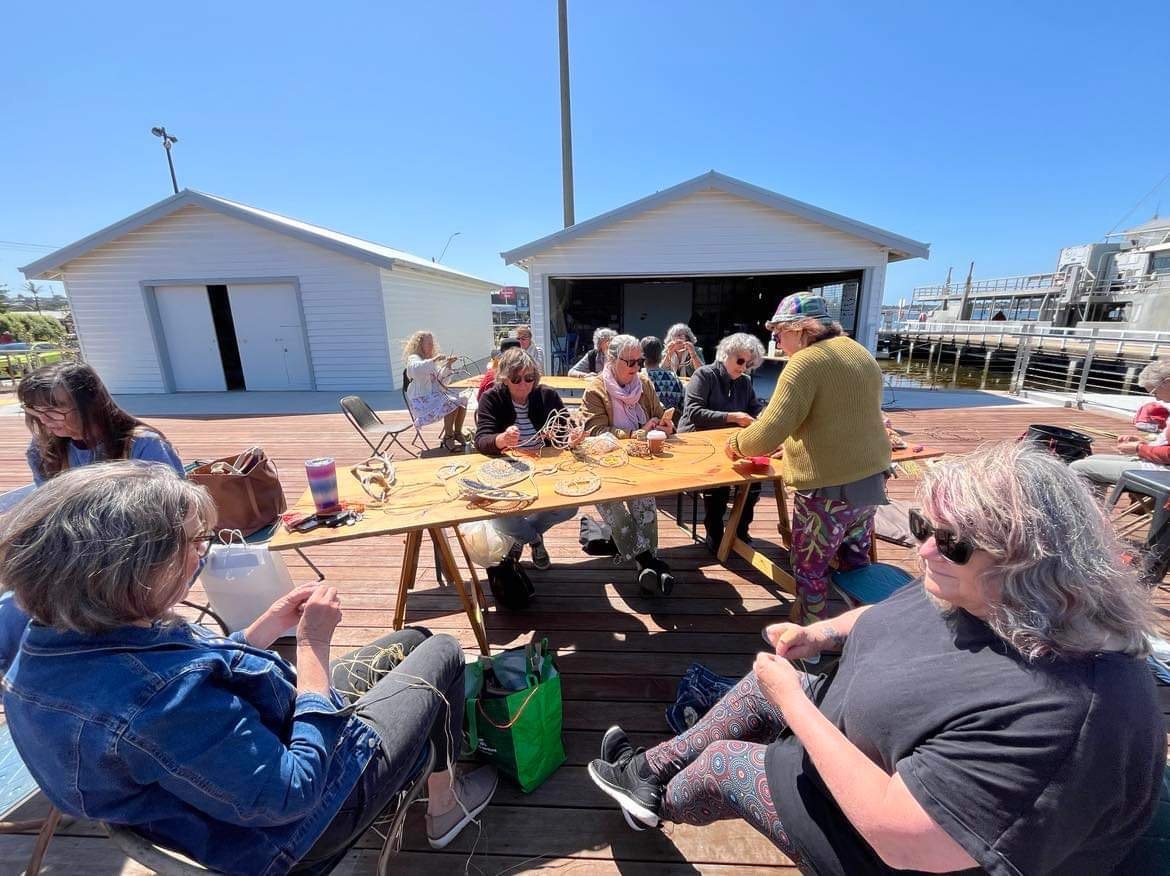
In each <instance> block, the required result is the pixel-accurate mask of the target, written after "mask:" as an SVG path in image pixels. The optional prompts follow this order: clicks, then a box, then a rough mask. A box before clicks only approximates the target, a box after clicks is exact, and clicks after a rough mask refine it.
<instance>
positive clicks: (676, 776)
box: [589, 443, 1166, 876]
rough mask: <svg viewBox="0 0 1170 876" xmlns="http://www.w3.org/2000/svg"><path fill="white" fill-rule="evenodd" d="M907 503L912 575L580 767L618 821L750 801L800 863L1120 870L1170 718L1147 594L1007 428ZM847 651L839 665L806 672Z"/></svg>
mask: <svg viewBox="0 0 1170 876" xmlns="http://www.w3.org/2000/svg"><path fill="white" fill-rule="evenodd" d="M919 499H920V501H921V504H922V508H921V511H920V512H916V513H915V514H914V515H913V516H912V518H911V527H912V531H913V532H914V534H915V535H916V536H917V538H918V540H919V542H920V543H921V547H920V548H919V550H918V554H919V557H920V559H921V563H922V577H921V578H920V579H919V580H917V581H915V582H912V583H910V584H908V585H906V586H905V587H904V588H902V589H901V590H899V591H897V592H896V593H895V594H894V595H893V596H891V597H890V598H889V599H887V600H885V601H884V602H881V603H879V604H877V605H871V606H864V607H861V608H856V609H854V610H852V611H849V612H847V613H845V614H843V615H841V616H840V617H836V618H833V619H832V620H825V621H820V622H818V623H816V624H813V625H811V626H803V627H802V626H797V625H795V624H790V623H780V624H774V625H772V626H770V627H768V628H767V629H766V630H765V631H764V636H765V638H766V639H767V642H768V648H767V651H766V652H764V653H761V654H759V655H758V656H757V657H756V661H755V665H754V670H753V671H752V672H751V673H750V674H749V675H748V676H746V677H745V678H744V679H742V680H741V681H740V682H739V683H738V684H737V685H736V686H735V687H734V688H732V690H731V691H730V692H729V693H728V694H727V695H726V696H725V697H724V698H723V699H722V700H720V701H719V702H718V703H717V704H716V705H715V706H713V707H712V708H711V710H710V711H709V712H708V713H707V714H706V715H705V716H704V717H702V718H701V719H700V720H699V721H698V722H697V723H696V724H695V725H694V726H693V727H691V728H690V729H689V730H687V731H686V732H685V733H683V734H681V735H679V736H676V737H675V738H674V739H671V740H669V741H667V742H664V743H662V744H661V745H657V746H654V747H653V748H650V749H648V750H646V751H644V752H643V751H642V749H638V751H637V752H635V751H634V749H633V748H632V747H631V745H630V742H629V740H628V739H627V738H626V735H625V733H624V732H623V731H622V730H621V728H620V727H612V728H610V730H608V731H607V732H606V734H605V736H604V738H603V740H602V753H601V754H602V756H601V758H600V759H598V760H595V761H593V763H591V764H590V766H589V773H590V776H591V777H592V778H593V780H594V782H596V783H597V784H598V785H599V786H600V787H601V788H602V790H604V791H605V792H606V793H607V794H609V795H610V796H611V797H612V798H614V799H615V800H617V801H618V803H619V804H620V805H621V807H622V809H623V811H624V813H625V816H626V820H627V822H629V824H630V825H631V827H633V828H634V829H637V830H641V829H645V828H646V827H650V826H654V825H657V824H658V822H659V821H660V820H666V821H673V822H683V823H687V824H696V825H702V824H710V823H711V822H714V821H719V820H723V819H730V818H742V819H745V820H746V821H747V822H748V823H749V824H750V825H751V826H752V827H753V828H755V829H756V830H758V831H759V832H761V833H762V834H764V836H766V837H767V838H768V839H769V840H771V841H772V842H773V843H774V844H775V845H776V846H777V847H778V848H780V849H781V850H782V851H783V852H784V853H785V854H786V855H788V856H789V857H790V858H792V859H793V860H794V861H795V862H796V864H797V866H798V867H799V868H800V870H801V872H807V873H849V874H877V873H890V872H892V871H894V870H913V871H916V872H917V871H925V872H932V873H941V872H951V871H964V872H966V871H968V870H974V869H976V868H978V870H979V872H987V873H997V874H1009V873H1010V874H1023V873H1028V874H1035V876H1043V874H1061V873H1114V872H1122V869H1118V864H1119V863H1120V862H1122V860H1123V859H1124V858H1125V856H1126V854H1127V852H1128V851H1129V849H1130V848H1131V847H1132V846H1133V845H1134V843H1135V841H1136V840H1137V839H1138V838H1139V837H1140V836H1141V834H1142V833H1143V831H1144V830H1145V829H1146V826H1147V825H1148V824H1149V823H1150V819H1151V817H1152V816H1153V814H1154V810H1155V806H1156V805H1157V802H1158V794H1159V790H1160V788H1161V783H1162V775H1163V772H1164V770H1165V769H1166V732H1165V728H1164V725H1163V721H1162V714H1161V710H1160V709H1159V707H1158V703H1157V700H1156V697H1155V692H1154V686H1153V682H1152V679H1151V678H1150V672H1149V670H1148V669H1147V667H1146V664H1145V657H1146V655H1147V653H1148V651H1149V645H1148V642H1147V639H1146V635H1147V633H1149V632H1150V631H1151V629H1152V618H1151V608H1150V603H1149V597H1148V593H1147V592H1146V591H1145V589H1144V588H1143V587H1142V586H1141V585H1140V584H1139V583H1138V582H1137V580H1136V576H1135V573H1134V571H1133V570H1132V569H1131V568H1129V567H1127V566H1126V565H1125V564H1124V563H1123V561H1122V559H1121V554H1122V551H1121V547H1120V545H1119V544H1118V543H1117V541H1116V539H1115V537H1114V535H1113V531H1112V528H1111V527H1110V524H1109V521H1108V519H1107V518H1106V517H1105V515H1104V514H1102V512H1101V511H1100V510H1099V508H1098V506H1097V505H1096V503H1095V502H1094V501H1093V497H1092V495H1091V494H1090V492H1089V489H1088V487H1087V485H1086V484H1085V483H1084V482H1083V481H1082V480H1081V479H1080V478H1078V477H1077V476H1076V475H1074V474H1073V473H1072V472H1070V471H1069V470H1068V468H1067V467H1066V466H1065V465H1063V464H1062V463H1061V462H1060V461H1059V460H1058V459H1056V458H1055V457H1052V456H1050V455H1049V454H1047V453H1044V452H1043V451H1040V450H1038V449H1036V448H1034V447H1029V446H1027V445H1023V444H1015V443H1013V444H1006V443H1005V444H1000V445H994V446H990V447H986V448H983V449H981V450H979V451H976V452H974V453H971V454H969V455H967V456H964V457H959V458H954V459H951V460H948V461H946V462H944V463H942V464H941V465H939V466H937V467H935V468H932V469H931V470H930V471H929V472H928V473H927V475H926V476H925V478H924V480H923V483H922V486H921V487H920V490H919ZM842 649H843V654H842V656H841V660H840V662H839V664H838V667H837V670H836V674H835V675H834V676H832V677H831V678H830V677H828V676H816V675H809V674H806V673H805V672H802V671H801V670H800V665H801V660H802V659H803V658H809V657H814V656H816V655H819V654H820V653H821V652H822V651H841V650H842ZM1140 869H1141V868H1139V870H1140ZM1124 872H1136V871H1131V870H1130V869H1124Z"/></svg>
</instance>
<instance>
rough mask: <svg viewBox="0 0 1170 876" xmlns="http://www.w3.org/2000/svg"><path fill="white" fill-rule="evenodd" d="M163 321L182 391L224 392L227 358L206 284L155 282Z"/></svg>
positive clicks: (177, 386) (168, 347)
mask: <svg viewBox="0 0 1170 876" xmlns="http://www.w3.org/2000/svg"><path fill="white" fill-rule="evenodd" d="M154 297H155V301H156V302H157V303H158V316H159V321H160V322H161V323H162V331H163V337H164V339H165V340H166V345H167V358H168V360H169V362H170V366H171V376H172V377H173V378H174V382H175V389H176V390H177V391H178V392H200V391H202V392H223V391H224V390H225V389H226V388H227V384H226V383H225V382H224V379H223V362H222V360H221V359H220V355H219V344H218V342H217V341H216V337H215V324H214V323H213V322H212V321H211V305H210V304H209V303H208V300H207V287H206V286H155V287H154Z"/></svg>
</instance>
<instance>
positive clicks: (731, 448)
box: [723, 435, 743, 462]
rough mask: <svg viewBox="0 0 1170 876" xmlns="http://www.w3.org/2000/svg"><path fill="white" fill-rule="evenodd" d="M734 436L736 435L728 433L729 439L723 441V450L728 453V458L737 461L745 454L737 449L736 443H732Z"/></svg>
mask: <svg viewBox="0 0 1170 876" xmlns="http://www.w3.org/2000/svg"><path fill="white" fill-rule="evenodd" d="M732 437H734V436H732V435H728V436H727V440H726V441H724V442H723V452H724V454H726V456H727V458H728V459H730V460H731V461H732V462H735V461H736V460H737V459H743V455H742V454H741V453H740V452H739V451H738V450H736V449H735V445H734V444H732V443H731V439H732Z"/></svg>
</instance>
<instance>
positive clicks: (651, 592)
mask: <svg viewBox="0 0 1170 876" xmlns="http://www.w3.org/2000/svg"><path fill="white" fill-rule="evenodd" d="M637 579H638V586H639V587H640V588H642V593H643V594H644V595H646V596H657V595H658V572H656V571H655V569H654V567H653V566H640V567H639V568H638V572H637Z"/></svg>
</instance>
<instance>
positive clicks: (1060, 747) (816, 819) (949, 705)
mask: <svg viewBox="0 0 1170 876" xmlns="http://www.w3.org/2000/svg"><path fill="white" fill-rule="evenodd" d="M820 710H821V712H822V713H823V714H824V715H825V717H827V718H828V719H829V720H830V721H832V722H833V724H834V725H836V726H837V728H838V729H840V730H841V731H842V732H843V733H844V734H845V736H846V737H848V739H849V740H850V741H851V742H852V743H853V744H854V745H856V746H857V747H858V748H859V749H861V751H863V752H864V753H865V755H866V756H867V757H869V759H870V760H872V761H873V762H874V763H876V764H877V765H878V766H880V767H881V768H882V769H883V770H885V771H886V772H887V773H888V774H890V775H893V774H894V772H895V771H897V773H898V774H899V775H900V776H901V777H902V780H903V781H904V782H905V783H906V786H907V788H908V789H909V790H910V793H911V794H912V795H913V796H914V798H915V799H916V800H917V801H918V802H919V804H920V805H921V806H922V807H923V809H925V810H926V812H927V813H928V814H929V815H930V817H931V818H932V819H933V820H934V821H935V823H937V824H938V825H939V826H940V827H941V828H942V829H943V830H945V831H946V832H947V834H949V835H950V836H951V837H953V838H954V839H955V840H956V841H957V842H958V843H959V845H961V846H962V847H963V848H964V849H966V850H967V852H968V853H969V854H970V855H971V857H972V858H974V859H975V861H977V862H978V863H979V866H980V868H982V870H983V871H985V872H988V873H993V874H1012V876H1015V874H1041V873H1108V872H1109V871H1110V870H1111V869H1112V868H1113V867H1114V866H1115V865H1116V864H1117V863H1118V862H1119V861H1120V860H1121V858H1122V857H1123V856H1124V855H1125V853H1126V851H1127V850H1128V849H1129V847H1130V846H1131V845H1132V844H1133V842H1134V841H1135V840H1136V839H1137V837H1138V836H1139V835H1140V834H1141V833H1142V831H1143V830H1144V829H1145V827H1146V825H1147V824H1148V823H1149V821H1150V818H1151V817H1152V815H1153V810H1154V805H1155V802H1156V799H1157V789H1158V787H1159V783H1160V782H1161V777H1162V771H1163V769H1164V768H1165V754H1166V735H1165V732H1166V731H1165V728H1164V727H1163V723H1162V715H1161V713H1160V711H1159V709H1158V707H1157V704H1156V701H1155V696H1154V687H1153V681H1152V680H1151V678H1150V673H1149V671H1148V670H1147V668H1146V666H1145V663H1144V661H1142V660H1138V659H1134V658H1132V657H1127V656H1125V655H1122V654H1118V653H1103V654H1097V655H1092V656H1088V657H1084V658H1080V659H1073V660H1060V661H1051V660H1047V661H1040V662H1038V663H1028V662H1026V661H1025V660H1024V659H1023V658H1022V657H1021V656H1020V655H1019V654H1018V652H1016V651H1014V650H1013V649H1011V648H1009V647H1007V646H1006V645H1005V644H1004V642H1003V641H1002V640H1001V639H1000V638H999V637H998V636H996V635H995V634H994V633H993V632H992V631H991V629H990V628H989V627H988V626H987V625H986V624H985V623H983V622H982V621H980V620H979V619H977V618H975V617H974V616H972V615H970V614H967V613H966V612H964V611H961V610H958V611H955V612H953V613H950V614H947V615H944V614H943V613H942V612H940V610H939V609H938V608H937V607H936V606H935V604H934V603H932V602H931V601H930V600H929V599H928V597H927V595H926V593H925V591H924V590H923V588H922V585H921V583H920V582H917V581H916V582H914V583H911V584H908V585H907V586H906V587H904V588H902V589H901V590H899V591H898V592H897V593H896V594H894V595H893V596H892V597H890V598H889V599H888V600H886V601H885V602H882V603H880V604H878V605H875V606H873V607H872V608H870V609H869V610H868V611H866V612H865V614H864V615H862V616H861V617H860V618H859V619H858V620H857V623H856V625H855V626H854V628H853V631H852V632H851V633H850V635H849V638H848V640H847V641H846V644H845V652H844V655H843V657H842V659H841V664H840V668H839V669H838V672H837V675H836V677H835V678H834V679H833V680H832V682H831V684H829V686H828V689H827V691H826V692H825V693H824V695H823V699H821V702H820ZM766 765H767V774H768V784H769V787H770V790H771V795H772V799H773V801H774V802H775V805H776V810H777V812H778V814H779V816H780V820H781V822H782V823H783V825H784V829H785V830H786V831H787V832H788V835H789V837H790V838H791V839H792V840H793V841H794V842H795V843H796V845H797V847H798V848H799V850H800V851H801V852H802V853H803V857H804V859H805V863H806V864H807V865H808V866H809V867H810V868H811V869H815V871H816V872H817V873H823V874H849V876H855V874H865V873H889V872H893V871H891V870H890V868H889V867H887V866H886V865H885V864H884V863H883V862H882V860H881V859H880V858H879V857H878V856H877V854H876V853H875V852H874V850H873V849H872V848H871V847H870V846H869V844H868V843H866V842H865V840H864V839H863V838H862V837H861V835H860V834H859V833H858V832H857V831H856V830H855V829H854V828H853V826H852V824H851V823H850V822H849V820H848V819H847V818H846V817H845V815H844V814H843V813H842V812H841V810H840V808H839V807H838V806H837V804H836V802H835V801H834V800H833V797H832V795H831V794H830V793H829V791H828V788H827V787H826V786H825V784H824V782H823V781H822V780H821V778H820V776H819V775H818V773H817V771H816V768H815V767H814V766H813V764H812V761H811V760H810V759H809V757H808V756H807V754H806V753H805V750H804V747H803V746H802V745H801V743H800V741H799V740H798V739H797V738H796V737H795V736H794V735H791V734H789V735H787V736H786V737H785V738H782V739H781V740H780V741H778V742H775V743H773V744H772V745H770V746H769V748H768V753H767V761H766ZM971 872H979V870H973V871H971Z"/></svg>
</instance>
